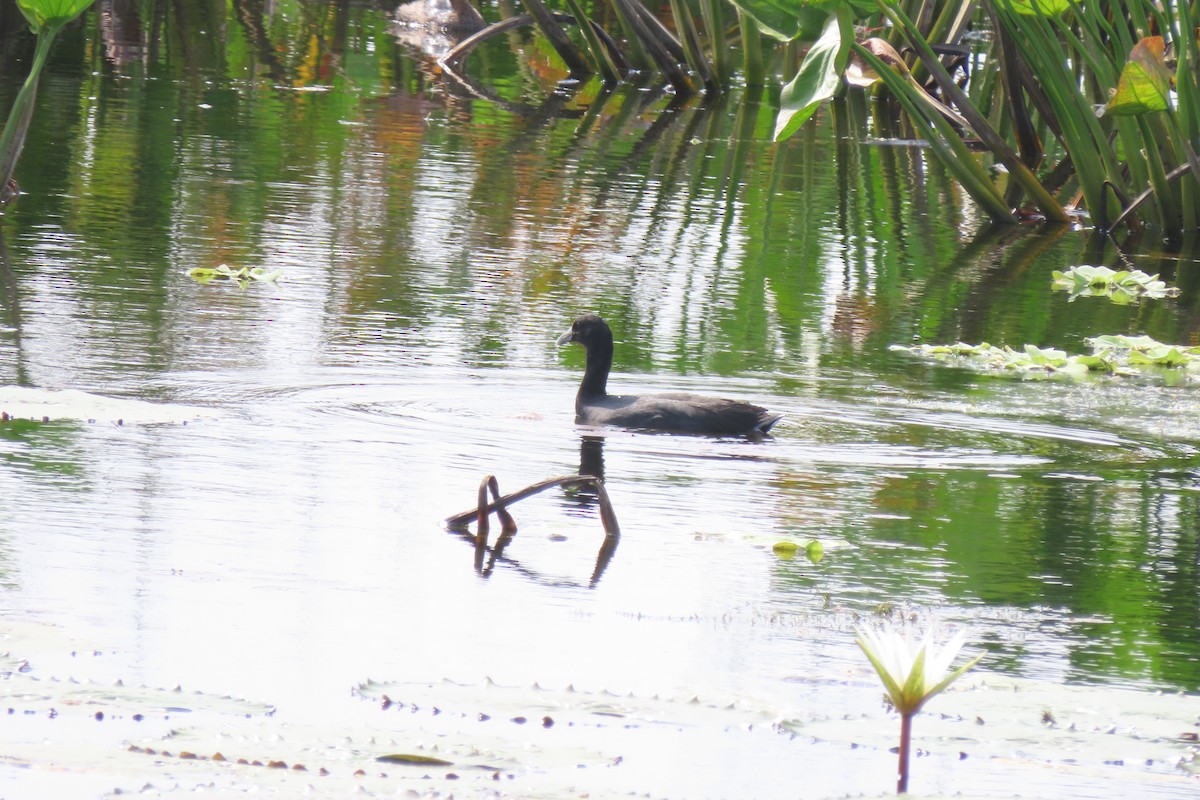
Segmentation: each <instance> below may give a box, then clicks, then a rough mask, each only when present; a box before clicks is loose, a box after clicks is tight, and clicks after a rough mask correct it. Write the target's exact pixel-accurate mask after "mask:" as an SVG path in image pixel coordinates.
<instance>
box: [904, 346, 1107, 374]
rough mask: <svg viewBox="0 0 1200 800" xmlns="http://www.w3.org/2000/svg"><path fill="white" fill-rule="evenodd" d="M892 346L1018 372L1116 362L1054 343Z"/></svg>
mask: <svg viewBox="0 0 1200 800" xmlns="http://www.w3.org/2000/svg"><path fill="white" fill-rule="evenodd" d="M891 349H892V350H904V351H906V352H909V353H913V354H914V355H918V356H924V357H926V358H934V359H939V360H955V361H959V362H962V363H964V364H966V365H968V366H974V367H977V368H980V369H985V370H992V371H1007V372H1018V373H1021V374H1025V375H1031V374H1038V373H1061V374H1066V375H1086V374H1087V373H1088V372H1090V371H1099V372H1111V371H1114V370H1115V369H1116V364H1115V363H1111V364H1110V363H1108V362H1106V361H1104V360H1103V359H1100V360H1097V359H1096V358H1095V357H1093V356H1072V355H1068V354H1067V353H1066V351H1064V350H1058V349H1056V348H1052V347H1045V348H1043V347H1036V346H1034V345H1031V344H1027V345H1025V346H1024V347H1023V348H1021V349H1020V350H1014V349H1013V348H1011V347H1007V346H1006V347H996V346H995V345H992V344H988V343H987V342H981V343H980V344H967V343H965V342H956V343H954V344H918V345H912V346H905V345H892V347H891Z"/></svg>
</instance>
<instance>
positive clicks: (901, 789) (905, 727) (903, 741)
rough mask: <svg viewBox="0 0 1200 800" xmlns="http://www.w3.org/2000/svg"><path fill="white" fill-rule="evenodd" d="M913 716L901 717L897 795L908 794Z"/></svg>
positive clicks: (903, 715)
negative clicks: (909, 753) (909, 752)
mask: <svg viewBox="0 0 1200 800" xmlns="http://www.w3.org/2000/svg"><path fill="white" fill-rule="evenodd" d="M912 718H913V715H912V714H901V715H900V764H899V770H900V771H899V773H898V777H897V779H896V794H908V751H909V747H910V745H911V743H912Z"/></svg>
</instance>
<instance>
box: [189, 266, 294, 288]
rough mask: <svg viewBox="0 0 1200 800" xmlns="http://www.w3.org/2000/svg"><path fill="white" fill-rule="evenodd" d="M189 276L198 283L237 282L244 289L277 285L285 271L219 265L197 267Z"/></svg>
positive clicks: (190, 270)
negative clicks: (252, 285) (255, 285)
mask: <svg viewBox="0 0 1200 800" xmlns="http://www.w3.org/2000/svg"><path fill="white" fill-rule="evenodd" d="M187 276H188V277H189V278H191V279H192V280H194V281H196V282H197V283H211V282H213V281H237V282H238V283H239V284H241V285H242V287H246V286H249V285H250V284H251V283H256V282H257V283H275V282H276V281H277V280H279V279H280V278H282V277H283V270H278V269H277V270H272V271H268V270H265V269H263V268H262V267H242V268H241V269H234V268H233V267H231V266H229V265H228V264H219V265H217V266H215V267H195V268H194V269H189V270H188V271H187Z"/></svg>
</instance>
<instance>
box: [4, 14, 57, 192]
mask: <svg viewBox="0 0 1200 800" xmlns="http://www.w3.org/2000/svg"><path fill="white" fill-rule="evenodd" d="M60 29H61V28H59V27H54V28H50V27H46V28H43V29H42V30H41V31H39V32H38V37H37V49H36V50H35V51H34V54H33V67H32V68H31V69H30V70H29V76H28V77H27V78H25V85H24V86H22V87H21V91H20V92H19V93H18V94H17V99H16V100H15V101H14V102H13V106H12V110H11V111H10V112H9V114H8V121H7V122H6V123H5V124H4V132H3V133H0V194H2V193H3V191H4V190H3V187H6V186H8V179H9V178H11V177H12V174H13V170H14V169H15V168H16V166H17V158H19V157H20V155H21V148H22V147H23V146H24V145H25V134H26V133H28V132H29V122H30V120H32V119H33V105H34V100H36V99H37V87H38V75H40V74H41V72H42V67H44V66H45V65H46V56H47V55H49V54H50V45H51V44H52V43H53V42H54V37H55V36H57V35H58V32H59V30H60Z"/></svg>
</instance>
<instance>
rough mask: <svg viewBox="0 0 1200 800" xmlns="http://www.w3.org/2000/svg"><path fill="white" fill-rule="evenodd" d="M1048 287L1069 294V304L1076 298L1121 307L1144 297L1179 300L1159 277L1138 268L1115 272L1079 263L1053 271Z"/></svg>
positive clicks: (1177, 294)
mask: <svg viewBox="0 0 1200 800" xmlns="http://www.w3.org/2000/svg"><path fill="white" fill-rule="evenodd" d="M1051 275H1052V283H1051V288H1052V289H1055V290H1057V291H1065V292H1069V294H1070V296H1069V297H1068V298H1067V299H1068V301H1073V300H1075V299H1076V298H1078V297H1107V298H1109V299H1111V300H1112V301H1113V302H1114V303H1118V304H1121V305H1124V304H1128V303H1134V302H1137V300H1138V299H1139V298H1142V297H1146V298H1151V299H1160V298H1164V297H1178V296H1179V290H1178V289H1175V288H1169V287H1168V286H1167V284H1166V283H1165V282H1163V281H1161V280H1159V279H1158V275H1147V274H1146V273H1145V272H1142V271H1141V270H1140V269H1133V270H1114V269H1110V268H1109V267H1093V266H1090V265H1087V264H1081V265H1080V266H1077V267H1071V268H1070V269H1068V270H1067V271H1065V272H1059V271H1058V270H1054V272H1053V273H1051Z"/></svg>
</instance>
